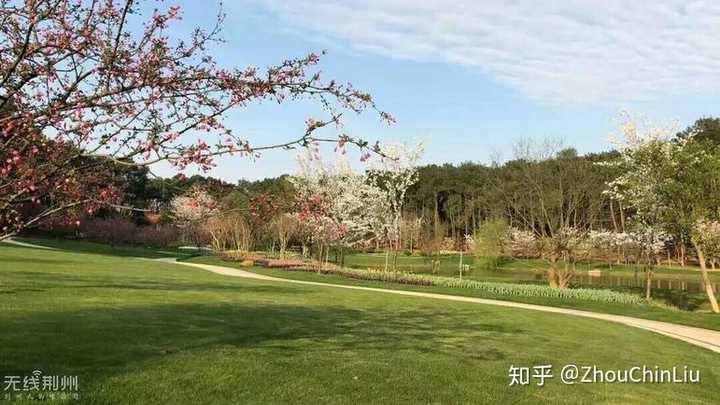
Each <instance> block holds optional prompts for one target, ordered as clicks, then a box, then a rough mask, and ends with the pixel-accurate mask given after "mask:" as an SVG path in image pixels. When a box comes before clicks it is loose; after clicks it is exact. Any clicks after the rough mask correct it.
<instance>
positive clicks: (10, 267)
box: [0, 245, 720, 404]
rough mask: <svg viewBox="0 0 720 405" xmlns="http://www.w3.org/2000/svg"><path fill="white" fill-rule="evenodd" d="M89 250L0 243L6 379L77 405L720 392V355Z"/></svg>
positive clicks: (618, 397) (525, 315)
mask: <svg viewBox="0 0 720 405" xmlns="http://www.w3.org/2000/svg"><path fill="white" fill-rule="evenodd" d="M84 250H85V251H86V252H88V253H82V252H60V251H41V250H35V249H28V248H18V247H11V246H3V245H0V347H1V348H2V349H0V374H2V375H29V374H30V373H31V372H32V371H33V370H36V369H38V370H42V371H43V373H44V374H46V375H52V374H54V375H78V376H79V385H80V391H81V392H80V395H81V403H89V404H116V403H143V404H155V403H157V404H197V403H202V404H226V403H313V404H315V403H332V404H337V403H355V404H357V403H381V402H382V403H487V402H498V403H568V404H576V403H596V402H606V403H618V404H620V403H658V402H660V403H679V402H683V403H711V402H713V401H714V398H716V396H717V394H716V392H717V390H718V389H719V388H720V368H718V366H716V364H717V362H718V360H720V356H718V355H717V354H714V353H712V352H710V351H707V350H704V349H700V348H697V347H694V346H691V345H689V344H686V343H683V342H679V341H675V340H673V339H670V338H668V337H664V336H660V335H656V334H653V333H650V332H647V331H642V330H637V329H633V328H629V327H624V326H620V325H616V324H612V323H608V322H603V321H597V320H590V319H582V318H577V317H571V316H564V315H553V314H545V313H539V312H533V311H525V310H517V309H508V308H498V307H491V306H482V305H476V304H470V303H460V302H446V301H436V300H432V299H419V298H412V297H398V296H389V295H384V294H377V293H372V292H364V291H348V290H341V289H334V288H332V287H319V286H303V285H291V284H287V285H285V284H278V283H274V282H264V281H259V280H247V279H240V278H232V277H224V276H220V275H216V274H212V273H208V272H205V271H202V270H196V269H192V268H188V267H184V266H179V265H174V264H166V263H160V262H154V261H148V260H142V259H134V258H129V257H123V256H114V255H111V253H112V250H110V251H105V250H102V251H103V252H104V253H106V254H98V253H89V251H92V249H87V248H86V249H84ZM193 260H208V259H193ZM541 364H552V365H553V366H554V370H553V371H554V374H555V376H556V377H555V378H553V379H551V380H549V381H548V382H547V384H546V386H545V387H536V386H525V387H508V382H509V379H508V369H509V367H510V366H511V365H516V366H533V365H541ZM565 364H580V365H597V366H598V367H601V368H603V369H625V368H629V367H632V366H636V365H640V366H642V365H648V366H650V367H654V366H656V365H657V366H661V367H672V366H680V367H682V366H685V365H687V366H688V367H691V368H697V369H700V370H701V383H699V384H692V385H691V384H578V385H573V386H566V385H562V384H561V383H560V381H559V379H558V378H557V376H558V373H559V368H560V367H562V366H563V365H565ZM35 403H37V402H35ZM71 403H72V402H71Z"/></svg>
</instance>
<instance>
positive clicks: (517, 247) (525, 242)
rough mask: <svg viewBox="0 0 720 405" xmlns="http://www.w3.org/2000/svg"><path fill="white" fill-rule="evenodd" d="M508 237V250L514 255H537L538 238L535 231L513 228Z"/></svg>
mask: <svg viewBox="0 0 720 405" xmlns="http://www.w3.org/2000/svg"><path fill="white" fill-rule="evenodd" d="M508 236H509V237H508V238H507V245H508V246H507V248H506V250H507V251H508V252H510V256H512V257H523V258H528V257H537V256H538V240H537V238H536V237H535V233H534V232H531V231H525V230H522V229H517V228H511V229H510V232H509V235H508Z"/></svg>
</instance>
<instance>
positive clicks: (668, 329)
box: [156, 258, 720, 353]
mask: <svg viewBox="0 0 720 405" xmlns="http://www.w3.org/2000/svg"><path fill="white" fill-rule="evenodd" d="M156 260H159V261H165V262H175V263H177V264H181V265H183V266H190V267H195V268H198V269H203V270H206V271H210V272H213V273H217V274H221V275H224V276H232V277H245V278H251V279H256V280H265V281H276V282H282V283H293V284H304V285H313V286H321V287H332V288H345V289H348V290H362V291H373V292H379V293H385V294H397V295H405V296H411V297H424V298H434V299H441V300H448V301H460V302H472V303H476V304H484V305H496V306H501V307H509V308H520V309H529V310H533V311H542V312H552V313H557V314H566V315H575V316H582V317H585V318H593V319H600V320H604V321H610V322H616V323H620V324H623V325H627V326H632V327H634V328H640V329H645V330H649V331H651V332H655V333H659V334H661V335H665V336H669V337H671V338H674V339H678V340H682V341H684V342H687V343H690V344H693V345H695V346H700V347H704V348H706V349H708V350H712V351H714V352H716V353H720V331H715V330H710V329H702V328H696V327H692V326H684V325H677V324H674V323H668V322H660V321H652V320H649V319H640V318H633V317H629V316H623V315H611V314H602V313H598V312H590V311H581V310H577V309H567V308H557V307H548V306H544V305H534V304H523V303H520V302H510V301H500V300H492V299H485V298H475V297H463V296H458V295H447V294H436V293H425V292H418V291H403V290H391V289H384V288H372V287H361V286H354V285H342V284H329V283H319V282H315V281H302V280H291V279H285V278H278V277H270V276H265V275H262V274H257V273H252V272H249V271H245V270H240V269H234V268H230V267H223V266H213V265H210V264H200V263H186V262H178V261H176V260H175V259H174V258H173V259H169V258H168V259H156Z"/></svg>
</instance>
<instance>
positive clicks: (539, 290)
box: [285, 267, 663, 306]
mask: <svg viewBox="0 0 720 405" xmlns="http://www.w3.org/2000/svg"><path fill="white" fill-rule="evenodd" d="M285 270H287V271H304V272H316V273H321V274H330V275H337V276H342V277H348V278H352V279H356V280H368V281H381V282H386V283H398V284H410V285H424V286H437V287H449V288H468V289H474V290H480V291H484V292H486V293H488V294H490V295H495V296H505V297H507V296H511V297H542V298H555V299H574V300H585V301H595V302H605V303H615V304H629V305H648V303H647V301H645V300H644V299H643V298H642V297H641V296H639V295H633V294H626V293H621V292H617V291H611V290H602V289H591V288H563V289H560V288H551V287H549V286H544V285H535V284H509V283H493V282H485V281H477V280H468V279H464V280H461V279H459V278H453V277H442V276H432V275H426V274H415V273H402V272H394V271H383V270H373V269H367V270H361V269H349V268H337V267H332V268H326V269H321V270H318V269H316V268H312V267H294V268H287V269H285ZM652 305H655V306H663V305H662V304H659V303H656V302H653V303H652Z"/></svg>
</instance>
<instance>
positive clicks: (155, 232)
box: [135, 225, 180, 247]
mask: <svg viewBox="0 0 720 405" xmlns="http://www.w3.org/2000/svg"><path fill="white" fill-rule="evenodd" d="M179 235H180V233H179V231H178V229H177V228H176V227H174V226H171V225H149V226H141V227H139V228H138V233H137V237H136V238H135V242H137V243H140V244H143V245H147V246H155V247H168V246H172V245H175V244H177V243H178V242H179Z"/></svg>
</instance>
